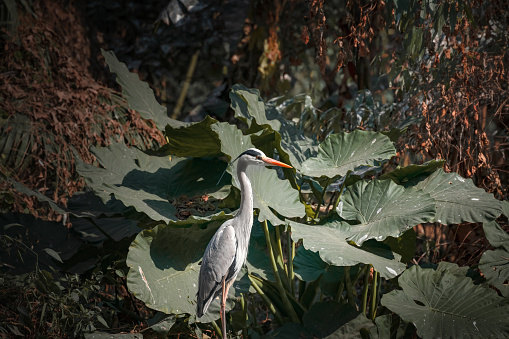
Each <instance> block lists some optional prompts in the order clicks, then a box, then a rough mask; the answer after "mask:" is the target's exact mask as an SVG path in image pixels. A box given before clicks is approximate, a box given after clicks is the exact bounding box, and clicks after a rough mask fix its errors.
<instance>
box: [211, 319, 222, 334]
mask: <svg viewBox="0 0 509 339" xmlns="http://www.w3.org/2000/svg"><path fill="white" fill-rule="evenodd" d="M212 327H214V331H216V334H217V335H218V336H220V337H221V338H224V337H223V332H221V329H220V328H219V326H217V323H216V321H212Z"/></svg>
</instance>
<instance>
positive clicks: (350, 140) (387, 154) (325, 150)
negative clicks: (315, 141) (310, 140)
mask: <svg viewBox="0 0 509 339" xmlns="http://www.w3.org/2000/svg"><path fill="white" fill-rule="evenodd" d="M394 155H396V150H395V148H394V146H393V144H392V142H391V141H390V140H389V138H388V137H387V136H385V135H383V134H382V133H378V132H368V131H361V130H355V131H353V132H351V133H338V134H332V135H329V136H328V137H327V138H326V139H325V141H324V142H323V143H322V144H320V146H319V148H318V155H317V156H316V157H314V158H310V159H308V160H306V161H305V162H304V163H303V164H302V168H301V172H302V174H304V175H307V176H311V177H322V176H325V177H327V178H335V177H337V176H343V175H345V174H346V173H347V172H348V171H352V170H354V169H355V168H356V167H358V166H361V165H367V166H375V165H377V162H380V161H383V160H387V159H390V158H391V157H392V156H394Z"/></svg>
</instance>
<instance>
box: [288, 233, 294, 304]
mask: <svg viewBox="0 0 509 339" xmlns="http://www.w3.org/2000/svg"><path fill="white" fill-rule="evenodd" d="M286 240H287V241H286V243H287V246H288V280H289V281H290V288H291V290H292V291H291V292H292V295H293V296H295V281H294V280H295V276H294V273H293V258H294V257H295V243H294V242H293V240H292V227H291V226H288V229H287V230H286Z"/></svg>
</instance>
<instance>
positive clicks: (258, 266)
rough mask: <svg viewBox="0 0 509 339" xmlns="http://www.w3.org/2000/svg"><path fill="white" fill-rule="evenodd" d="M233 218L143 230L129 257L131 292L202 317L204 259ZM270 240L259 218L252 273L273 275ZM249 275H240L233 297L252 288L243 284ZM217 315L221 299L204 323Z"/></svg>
mask: <svg viewBox="0 0 509 339" xmlns="http://www.w3.org/2000/svg"><path fill="white" fill-rule="evenodd" d="M230 217H231V216H229V215H224V214H223V218H222V219H220V218H218V219H217V220H215V221H208V222H204V221H203V220H200V221H199V223H195V224H193V225H190V227H187V228H185V227H181V225H180V224H179V223H170V225H159V226H156V227H155V228H153V229H151V230H145V231H143V232H141V233H140V234H138V236H137V237H136V239H135V240H134V241H133V243H132V244H131V246H130V248H129V254H128V256H127V265H128V266H129V267H130V270H129V274H128V277H127V279H128V280H127V283H128V286H129V290H130V291H131V292H132V293H133V294H134V295H135V296H136V297H137V298H138V299H140V300H142V301H143V302H145V304H146V305H147V306H149V307H151V308H153V309H156V310H159V311H162V312H165V313H168V314H170V313H172V314H182V313H188V314H192V315H196V292H197V290H198V287H197V284H198V276H199V271H200V266H199V263H200V261H201V259H202V256H203V252H204V251H205V248H206V246H207V244H208V242H209V241H210V239H211V238H212V235H213V234H214V233H215V232H216V231H217V229H218V228H219V226H220V225H221V224H222V223H223V222H224V221H225V220H227V219H229V218H230ZM172 226H177V227H172ZM260 233H261V235H260ZM261 238H263V239H261ZM264 242H265V239H264V235H263V232H262V231H261V230H260V225H259V223H258V222H257V221H256V220H255V223H254V225H253V231H252V236H251V239H250V242H249V251H248V255H247V265H246V266H247V268H248V270H249V272H250V273H256V274H257V275H259V276H260V277H262V278H264V279H272V278H273V276H272V273H271V269H270V266H269V260H268V259H267V256H266V255H265V248H266V246H264ZM243 271H244V273H245V270H243ZM245 278H247V275H246V276H243V273H241V274H239V276H238V277H237V280H236V282H235V283H234V284H233V288H231V289H230V293H229V298H233V297H234V296H235V295H237V296H239V295H238V293H239V292H242V293H246V292H248V291H249V288H250V284H247V285H246V284H244V283H243V282H244V281H245V280H246V279H245ZM230 306H231V305H230ZM229 308H231V307H229ZM217 318H219V301H218V300H216V301H213V302H212V304H211V306H210V308H209V311H208V312H207V314H205V315H204V316H203V317H202V318H200V321H201V322H210V321H212V320H215V319H217Z"/></svg>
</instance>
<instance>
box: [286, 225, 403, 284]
mask: <svg viewBox="0 0 509 339" xmlns="http://www.w3.org/2000/svg"><path fill="white" fill-rule="evenodd" d="M290 226H291V227H292V239H293V241H295V242H297V241H299V240H300V239H303V245H304V247H305V248H306V249H308V250H311V251H313V252H318V253H319V255H320V258H322V260H323V261H325V262H326V263H328V264H330V265H335V266H354V265H357V264H359V263H364V264H371V265H373V267H374V268H375V269H376V270H377V271H379V272H380V274H381V276H382V277H384V278H389V279H390V278H394V277H395V276H397V275H399V274H401V272H403V271H404V270H405V265H404V264H402V263H401V262H400V259H401V256H400V255H399V254H396V253H393V252H392V251H391V250H390V248H389V247H388V246H386V245H384V244H382V243H378V242H376V241H374V240H370V241H367V242H366V243H365V244H364V245H363V246H362V247H357V246H354V245H350V244H349V243H348V242H347V241H346V240H345V239H346V238H348V236H350V233H349V232H348V231H347V229H348V228H349V226H348V225H347V224H346V223H344V222H342V223H340V222H331V223H328V224H326V225H322V226H310V225H304V224H300V223H296V222H293V221H290Z"/></svg>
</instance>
